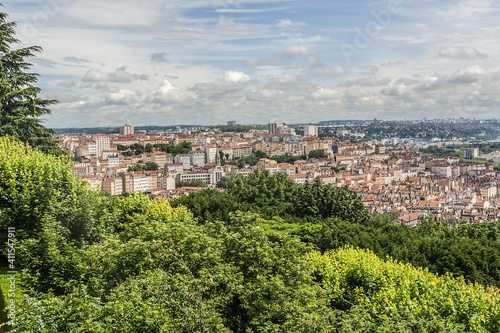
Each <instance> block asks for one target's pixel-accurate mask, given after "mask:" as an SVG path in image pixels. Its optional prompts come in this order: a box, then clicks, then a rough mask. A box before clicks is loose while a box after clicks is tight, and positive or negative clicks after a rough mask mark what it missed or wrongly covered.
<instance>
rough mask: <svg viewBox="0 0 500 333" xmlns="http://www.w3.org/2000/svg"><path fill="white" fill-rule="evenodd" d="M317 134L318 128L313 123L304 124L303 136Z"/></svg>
mask: <svg viewBox="0 0 500 333" xmlns="http://www.w3.org/2000/svg"><path fill="white" fill-rule="evenodd" d="M308 135H309V136H318V128H317V127H316V126H314V125H305V126H304V136H308Z"/></svg>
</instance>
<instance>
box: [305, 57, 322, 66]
mask: <svg viewBox="0 0 500 333" xmlns="http://www.w3.org/2000/svg"><path fill="white" fill-rule="evenodd" d="M307 63H308V64H309V66H311V67H313V68H317V67H323V66H324V64H323V62H321V59H320V58H319V57H318V56H309V58H307Z"/></svg>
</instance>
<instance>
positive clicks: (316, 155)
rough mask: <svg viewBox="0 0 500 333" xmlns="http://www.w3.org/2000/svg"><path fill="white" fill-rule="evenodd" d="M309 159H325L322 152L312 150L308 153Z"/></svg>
mask: <svg viewBox="0 0 500 333" xmlns="http://www.w3.org/2000/svg"><path fill="white" fill-rule="evenodd" d="M308 157H309V158H325V152H324V151H322V150H313V151H310V152H309V155H308Z"/></svg>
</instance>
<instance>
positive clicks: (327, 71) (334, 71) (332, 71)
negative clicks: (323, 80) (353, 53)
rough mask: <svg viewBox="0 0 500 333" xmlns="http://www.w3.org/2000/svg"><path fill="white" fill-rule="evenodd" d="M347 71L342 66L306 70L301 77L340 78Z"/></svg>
mask: <svg viewBox="0 0 500 333" xmlns="http://www.w3.org/2000/svg"><path fill="white" fill-rule="evenodd" d="M346 72H347V70H346V69H345V68H344V67H342V66H335V67H328V68H316V69H313V70H304V71H303V72H302V73H301V75H302V76H303V77H305V78H309V77H313V76H340V75H342V74H345V73H346Z"/></svg>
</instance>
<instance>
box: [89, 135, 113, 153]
mask: <svg viewBox="0 0 500 333" xmlns="http://www.w3.org/2000/svg"><path fill="white" fill-rule="evenodd" d="M94 142H95V144H96V155H95V156H97V157H102V152H103V151H104V150H110V149H109V136H108V135H106V134H96V135H94ZM89 153H90V146H89ZM91 156H92V154H91Z"/></svg>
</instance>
